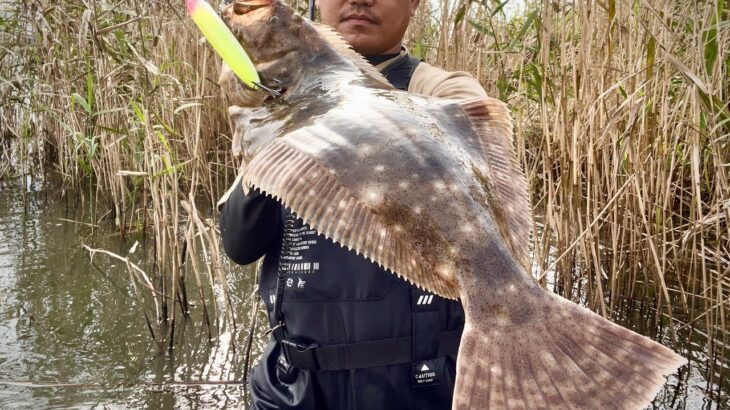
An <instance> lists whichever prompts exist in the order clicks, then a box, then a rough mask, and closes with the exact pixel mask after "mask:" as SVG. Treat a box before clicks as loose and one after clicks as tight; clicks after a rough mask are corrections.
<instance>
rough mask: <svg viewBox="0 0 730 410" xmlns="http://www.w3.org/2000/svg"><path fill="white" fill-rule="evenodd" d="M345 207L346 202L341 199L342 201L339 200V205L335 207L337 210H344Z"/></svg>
mask: <svg viewBox="0 0 730 410" xmlns="http://www.w3.org/2000/svg"><path fill="white" fill-rule="evenodd" d="M345 205H347V201H345V200H344V199H343V200H341V201H340V203H339V204H337V207H338V208H340V209H342V208H344V207H345Z"/></svg>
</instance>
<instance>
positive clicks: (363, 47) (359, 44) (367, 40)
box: [340, 31, 378, 55]
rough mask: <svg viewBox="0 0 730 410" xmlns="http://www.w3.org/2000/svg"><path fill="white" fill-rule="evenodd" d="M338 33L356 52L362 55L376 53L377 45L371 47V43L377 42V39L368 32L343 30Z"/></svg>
mask: <svg viewBox="0 0 730 410" xmlns="http://www.w3.org/2000/svg"><path fill="white" fill-rule="evenodd" d="M340 34H341V35H342V37H343V38H344V39H345V41H347V43H348V44H349V45H350V46H351V47H352V49H353V50H355V51H357V52H358V53H360V54H362V55H372V54H378V50H377V47H373V44H378V41H377V40H378V39H377V37H374V36H373V35H371V34H370V33H363V32H350V31H344V32H340Z"/></svg>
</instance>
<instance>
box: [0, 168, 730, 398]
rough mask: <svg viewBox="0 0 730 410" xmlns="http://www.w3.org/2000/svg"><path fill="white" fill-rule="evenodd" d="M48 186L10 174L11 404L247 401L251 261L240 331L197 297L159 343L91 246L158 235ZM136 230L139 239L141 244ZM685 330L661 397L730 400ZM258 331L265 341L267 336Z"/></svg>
mask: <svg viewBox="0 0 730 410" xmlns="http://www.w3.org/2000/svg"><path fill="white" fill-rule="evenodd" d="M26 182H27V181H26ZM0 184H2V182H1V181H0ZM39 188H40V187H39V186H35V185H33V184H27V183H17V184H15V185H12V186H5V187H2V186H1V185H0V408H2V409H5V408H152V409H169V408H182V409H187V408H223V407H227V408H240V407H245V406H246V388H245V386H243V385H241V384H236V383H235V382H236V381H237V380H241V379H242V376H243V360H244V353H243V350H244V346H245V339H246V335H247V330H248V326H249V323H248V321H249V313H248V312H249V311H250V309H251V299H250V297H249V296H250V294H251V290H252V280H253V275H252V272H251V270H250V269H249V270H245V269H241V268H238V267H233V266H229V267H228V270H229V272H230V273H229V275H228V278H229V284H228V287H229V289H228V290H229V293H230V295H231V297H232V302H233V306H234V312H233V313H234V317H235V322H236V324H237V328H238V331H232V330H231V329H229V328H228V327H227V321H226V320H220V321H219V323H220V331H219V333H218V335H217V336H216V337H215V339H214V340H213V341H212V342H208V341H207V340H206V338H207V330H206V329H205V328H204V325H203V320H202V309H201V307H200V306H199V305H197V306H194V307H192V311H191V317H190V319H188V320H181V321H179V322H178V325H176V337H175V340H176V345H175V349H174V351H173V353H172V354H167V353H159V352H158V349H157V346H156V344H155V343H154V342H153V341H152V339H151V337H150V335H149V333H148V330H147V329H146V325H145V321H144V317H143V316H142V309H143V308H144V309H147V311H148V312H154V307H153V306H151V305H150V306H139V304H138V302H137V300H136V298H135V297H134V290H133V289H132V287H131V285H130V282H129V276H128V273H127V271H126V269H125V268H124V266H121V265H120V264H119V262H118V261H116V260H111V259H108V258H104V257H103V256H96V258H95V259H94V265H95V266H94V265H92V264H90V263H89V256H88V253H87V252H86V251H85V250H84V249H83V248H82V246H81V245H82V244H87V245H89V246H91V247H94V248H99V249H106V250H109V251H112V252H115V253H117V254H119V255H122V256H128V257H129V258H130V259H131V260H132V262H134V263H136V264H138V265H140V266H141V267H143V268H145V269H146V268H147V267H148V266H149V261H150V260H151V256H150V255H152V252H151V246H152V245H151V242H150V243H147V242H146V241H145V240H144V238H143V237H141V236H139V237H133V238H128V239H127V240H126V241H124V240H122V239H121V238H120V237H119V236H118V235H116V231H115V230H114V229H113V228H112V227H111V222H110V221H106V220H104V221H101V222H98V221H90V220H89V218H88V216H87V215H84V214H82V213H80V212H74V211H73V210H74V209H75V208H76V207H80V205H79V204H76V203H75V202H74V201H75V200H74V199H71V198H69V199H67V200H66V199H58V198H55V195H52V194H51V192H47V191H43V190H40V189H39ZM23 191H30V192H28V193H26V194H25V195H24V194H23ZM67 220H71V221H77V222H69V221H67ZM78 222H83V223H78ZM91 222H93V224H95V225H97V226H96V227H95V228H94V229H92V228H91V226H90V225H89V223H91ZM135 241H139V242H140V246H139V247H138V248H137V249H136V251H135V253H133V254H131V255H130V253H129V250H130V248H132V247H133V246H132V245H133V244H134V242H135ZM148 271H149V270H148ZM193 282H194V281H189V282H188V283H189V284H192V283H193ZM189 286H191V285H189ZM189 294H190V295H195V294H197V291H196V289H194V288H193V289H189ZM622 311H623V312H630V314H629V313H626V314H623V315H622V316H620V317H617V318H615V320H617V321H618V322H620V323H621V324H622V325H624V326H626V327H629V328H631V329H633V330H636V331H638V332H640V333H642V334H646V335H649V336H651V337H654V338H656V339H659V340H660V341H662V342H663V343H665V344H668V345H671V343H670V342H669V337H668V336H667V335H666V334H667V332H666V329H659V330H657V329H655V328H654V327H653V315H654V312H653V311H652V310H651V307H649V306H645V305H642V304H641V303H639V302H637V301H630V302H629V301H627V302H626V303H625V309H623V310H622ZM152 316H154V314H153V315H152ZM259 324H260V325H264V324H265V320H259ZM160 330H164V329H160ZM262 330H263V329H261V327H260V326H259V328H258V330H257V333H258V334H260V333H261V332H262ZM679 337H680V340H681V341H683V342H682V343H681V344H682V349H683V352H682V353H684V354H685V355H687V356H688V357H691V362H692V364H691V367H689V368H683V369H681V370H680V372H679V373H677V374H675V375H673V376H671V377H670V378H669V380H668V382H667V384H666V385H665V387H664V389H663V391H662V392H661V394H660V395H659V396H658V397H657V400H655V403H654V406H655V407H656V408H673V409H701V408H705V409H709V408H713V409H714V408H728V406H730V400H729V399H728V392H727V391H725V392H720V394H721V395H722V397H721V399H720V400H718V401H714V402H713V401H710V400H709V399H707V397H706V395H705V392H706V391H707V389H708V388H710V389H712V390H713V391H716V392H717V391H718V390H721V389H719V388H718V385H722V384H723V383H724V385H725V386H727V383H728V382H727V378H728V376H729V375H728V371H727V369H726V368H727V365H728V363H730V360H728V359H727V357H726V358H725V359H724V363H725V371H724V373H725V374H724V379H723V375H722V374H720V373H717V375H716V376H715V379H714V381H713V382H712V383H708V381H707V379H708V376H707V375H708V371H707V369H706V363H707V356H708V354H707V351H708V350H707V346H706V345H705V344H703V343H704V342H703V341H702V339H701V338H697V335H696V334H695V337H693V336H692V334H690V332H689V330H688V329H684V330H682V331H680V332H679ZM254 341H255V346H254V351H255V352H260V351H261V350H262V349H263V345H264V342H265V341H264V340H263V339H262V338H260V337H256V338H254ZM717 348H719V347H717ZM723 352H725V351H723ZM724 354H725V356H727V354H728V353H727V352H725V353H724ZM720 357H722V354H720ZM721 368H722V366H721ZM718 379H719V380H720V381H719V382H718ZM220 382H225V383H227V384H219V383H220Z"/></svg>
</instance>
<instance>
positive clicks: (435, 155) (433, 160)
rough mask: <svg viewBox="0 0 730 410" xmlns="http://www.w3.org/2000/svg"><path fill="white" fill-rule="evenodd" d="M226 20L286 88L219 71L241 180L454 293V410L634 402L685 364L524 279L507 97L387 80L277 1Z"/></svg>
mask: <svg viewBox="0 0 730 410" xmlns="http://www.w3.org/2000/svg"><path fill="white" fill-rule="evenodd" d="M222 15H223V18H224V21H226V24H228V26H229V27H230V28H231V30H232V31H233V33H234V34H235V35H236V38H237V39H238V40H239V41H240V42H241V44H242V45H243V47H244V48H245V49H246V50H247V52H248V53H249V54H250V56H251V58H252V60H253V62H254V64H255V65H256V67H257V70H258V71H259V74H260V76H261V79H262V81H263V82H264V83H265V85H266V87H268V88H276V89H278V91H279V94H280V95H277V96H275V97H274V96H271V95H269V94H267V93H266V92H264V91H254V90H251V89H248V88H246V87H245V86H243V84H242V83H240V82H239V81H238V80H237V79H236V78H235V77H234V76H233V75H232V74H231V73H230V72H229V71H226V70H224V72H223V74H222V76H221V80H220V83H221V86H222V88H223V90H224V91H225V92H226V94H227V95H228V97H229V98H230V101H231V103H232V106H231V108H230V109H229V114H230V117H231V120H232V123H233V124H234V125H235V132H234V151H236V152H237V153H240V154H241V155H242V156H243V163H244V165H243V167H242V170H241V174H240V184H241V185H240V187H241V188H242V189H245V190H251V189H254V190H259V191H261V192H263V193H265V194H266V195H269V196H271V197H273V198H275V199H277V200H278V201H280V202H281V203H282V204H283V205H284V206H286V207H288V208H290V209H291V210H292V211H293V212H294V213H295V214H296V215H297V216H298V217H300V218H302V219H303V220H304V222H306V223H307V224H309V225H310V226H311V227H312V228H314V229H316V230H317V231H318V232H319V233H321V234H323V235H325V236H326V237H327V238H329V239H331V240H332V241H334V242H336V243H338V244H340V245H342V246H345V247H347V248H349V249H352V250H354V251H356V252H358V253H359V254H362V256H363V257H365V258H367V259H369V260H371V261H373V262H375V263H377V264H379V265H381V266H383V267H384V268H386V269H387V270H389V271H390V272H392V273H393V274H394V275H398V276H400V277H403V278H405V279H406V280H408V281H410V282H412V283H414V284H415V285H417V286H419V287H422V288H424V289H427V290H428V291H430V292H433V293H436V294H438V295H440V296H442V297H446V298H450V299H459V300H461V302H462V303H463V306H464V311H465V314H466V324H465V328H464V333H463V336H462V340H461V345H460V348H459V355H458V362H457V378H456V387H455V393H454V401H453V403H454V404H453V407H454V408H456V409H467V408H475V409H484V408H490V409H500V408H511V409H517V408H526V409H538V408H557V409H567V408H584V409H607V408H621V409H623V408H643V407H646V406H647V405H648V404H649V403H650V402H651V400H652V399H653V398H654V396H655V395H656V393H657V391H658V390H659V389H660V388H661V386H662V385H663V384H664V381H665V379H664V377H665V376H666V375H668V374H670V373H672V372H674V371H675V370H676V369H677V368H678V367H679V366H681V365H683V364H684V363H685V362H686V361H685V360H684V359H683V358H682V357H680V356H679V355H677V354H676V353H674V352H673V351H672V350H670V349H669V348H667V347H664V346H662V345H661V344H659V343H656V342H654V341H652V340H650V339H648V338H646V337H643V336H641V335H638V334H636V333H634V332H632V331H629V330H627V329H624V328H622V327H620V326H618V325H615V324H613V323H611V322H610V321H608V320H606V319H604V318H602V317H600V316H598V315H596V314H594V313H592V312H590V311H589V310H587V309H585V308H583V307H580V306H578V305H576V304H574V303H572V302H570V301H568V300H566V299H563V298H561V297H559V296H557V295H555V294H552V293H550V292H548V291H546V290H544V289H542V288H541V287H540V286H539V285H538V284H537V283H536V281H535V280H534V279H533V278H532V276H531V275H530V274H529V270H528V259H529V257H528V252H529V249H528V243H529V234H530V227H531V215H530V204H529V200H528V190H527V183H526V180H525V176H524V174H523V172H522V171H521V169H520V166H519V163H518V162H517V160H516V157H515V154H514V149H513V147H512V119H511V117H510V113H509V109H508V107H507V106H506V105H505V104H504V103H502V102H500V101H498V100H496V99H492V98H484V99H473V100H468V101H444V100H437V99H433V98H427V97H423V96H419V95H414V94H409V93H406V92H402V91H398V90H395V89H393V88H392V87H391V86H390V85H389V84H388V82H387V81H386V80H385V79H384V78H383V77H382V76H381V75H380V73H378V72H377V71H376V70H375V69H374V68H373V67H371V66H369V65H368V64H367V63H366V62H365V61H364V59H363V58H362V57H361V56H359V55H358V54H357V53H355V52H354V51H352V50H351V49H350V48H348V47H347V44H346V43H345V42H344V41H343V40H342V39H341V38H340V37H339V36H338V35H337V34H336V33H335V32H334V31H332V30H331V29H328V28H326V27H323V26H319V25H317V24H314V23H312V22H309V21H307V20H304V19H302V18H301V17H300V16H299V15H297V14H296V13H295V12H294V11H293V10H292V9H291V8H290V7H288V6H287V5H285V4H283V3H281V2H280V1H279V0H251V1H235V2H229V3H227V4H225V5H224V8H223V11H222ZM234 189H238V188H237V187H234Z"/></svg>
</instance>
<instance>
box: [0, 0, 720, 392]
mask: <svg viewBox="0 0 730 410" xmlns="http://www.w3.org/2000/svg"><path fill="white" fill-rule="evenodd" d="M2 4H3V7H4V11H2V14H0V15H1V16H2V20H0V35H1V36H2V37H0V39H1V41H2V46H3V47H2V50H1V51H0V61H2V66H1V68H0V72H1V73H2V79H3V81H2V82H1V83H0V95H2V96H3V98H2V103H1V105H0V121H1V122H0V138H2V140H0V147H4V148H0V158H7V159H6V160H5V161H3V162H2V163H0V164H8V163H10V157H11V156H12V157H13V158H16V159H15V160H13V161H12V162H13V164H15V166H14V167H13V169H15V170H19V171H18V172H21V173H27V172H30V171H29V169H30V167H28V166H27V165H28V164H29V163H31V162H34V161H36V162H42V163H45V164H46V165H52V166H53V169H54V171H55V172H57V173H59V174H60V175H62V177H63V180H64V189H69V188H76V189H80V190H83V191H84V192H88V195H85V196H82V198H83V197H88V198H92V199H93V200H92V201H91V204H89V205H90V206H92V207H93V208H98V213H99V214H101V213H104V212H106V211H108V210H111V211H112V214H111V215H112V216H113V220H114V223H115V224H116V226H117V227H118V229H119V231H120V232H121V233H122V235H125V234H127V233H128V232H130V231H139V230H146V229H149V230H150V232H151V233H152V234H153V235H154V244H155V256H156V257H155V259H154V261H155V265H154V267H153V271H152V272H150V273H151V276H152V281H153V283H154V286H155V288H156V291H157V295H158V296H157V297H158V303H159V305H160V314H159V317H158V319H159V320H160V321H163V322H164V321H170V322H172V323H173V325H172V326H169V328H168V329H170V333H169V335H172V334H173V332H174V320H175V317H176V313H175V312H178V314H185V313H186V312H187V309H188V307H187V301H188V297H190V296H191V295H187V289H186V280H187V278H189V277H191V275H192V277H193V278H194V280H195V281H196V283H199V284H201V285H204V286H201V287H199V288H200V289H201V290H200V292H201V293H200V294H198V295H197V296H196V298H198V299H200V300H201V301H202V302H203V306H204V307H203V308H204V309H205V310H206V312H207V314H206V320H207V321H208V322H209V323H211V326H212V324H215V323H217V321H218V318H217V312H219V311H221V310H222V309H221V308H223V307H224V306H225V305H226V304H227V303H228V302H226V300H225V297H223V298H216V297H214V296H213V292H212V291H210V292H208V293H207V294H206V292H204V291H203V290H202V289H204V288H205V286H208V289H210V286H209V285H212V284H214V283H223V282H224V281H225V272H224V270H223V269H222V268H221V263H220V262H221V258H223V256H222V255H221V254H220V250H219V247H218V238H217V233H216V232H215V219H216V218H215V212H214V211H213V207H214V203H215V201H216V199H217V198H218V197H219V196H220V195H221V194H222V193H223V192H224V190H225V188H226V187H227V186H228V184H230V183H231V182H232V178H233V177H234V176H235V173H236V170H237V169H238V166H239V164H238V162H237V160H236V159H235V158H232V157H231V155H230V154H229V152H230V151H229V147H230V129H229V126H228V123H227V119H226V115H225V108H226V107H227V104H226V102H225V101H224V100H223V98H222V97H221V95H220V92H219V89H218V86H217V85H216V79H217V70H218V62H217V59H216V58H215V57H214V56H213V54H212V52H211V51H210V50H209V48H208V47H207V46H206V45H205V44H204V43H201V42H200V41H199V35H198V33H197V32H196V30H195V29H194V27H193V26H192V24H191V23H190V22H189V21H186V19H185V18H184V15H183V13H184V10H183V7H182V5H179V4H177V3H172V2H158V1H142V2H130V1H122V0H107V1H93V2H92V1H83V2H71V1H57V2H54V3H51V4H49V3H44V2H39V1H31V2H19V1H9V2H8V1H6V2H5V3H2ZM724 4H725V3H724V2H723V1H716V2H714V3H713V2H702V3H698V2H690V3H685V2H671V1H642V2H634V1H626V0H607V1H606V2H592V1H589V2H567V1H549V2H548V1H543V2H526V3H521V2H517V1H507V2H497V1H484V2H471V1H453V0H451V1H449V0H442V1H441V2H423V4H421V7H420V9H419V12H418V14H417V16H416V18H415V19H414V24H413V25H412V27H411V31H410V32H409V37H408V39H409V41H408V43H407V45H408V47H409V49H410V50H411V51H412V52H413V53H415V54H416V55H418V56H421V57H424V58H426V59H427V60H428V61H431V62H433V63H435V64H436V65H440V66H442V67H445V68H446V69H450V70H456V69H460V70H467V71H469V72H471V73H472V74H474V75H475V76H476V77H477V78H478V79H479V80H480V81H481V83H482V84H483V85H484V86H485V88H486V89H487V91H488V92H489V94H490V95H493V96H495V97H498V98H500V99H502V100H505V101H507V102H508V103H509V104H510V106H511V107H512V110H513V116H514V118H515V120H516V147H517V151H518V155H519V156H520V158H521V159H522V161H523V164H524V167H525V170H526V171H527V174H528V177H529V179H530V183H531V186H532V192H533V204H534V209H535V215H536V219H537V220H538V221H539V227H540V229H537V226H538V225H536V229H535V230H534V233H533V238H532V240H533V244H534V259H535V275H536V277H538V278H540V280H541V281H542V283H543V284H544V285H546V286H549V287H551V289H553V290H554V291H556V292H558V293H560V294H562V295H564V296H566V297H569V298H571V299H573V300H576V301H580V302H582V303H585V304H587V305H588V306H589V307H590V308H592V309H594V310H596V311H598V312H600V313H602V314H604V315H606V316H608V317H611V318H613V319H614V320H618V321H622V320H623V318H622V315H624V314H626V312H627V311H630V309H628V308H627V307H633V306H641V307H642V309H643V307H644V306H646V304H647V302H648V303H649V304H650V305H652V306H653V307H654V310H653V312H655V313H654V317H653V321H652V323H651V328H656V327H657V325H660V326H662V327H664V328H667V329H669V335H670V336H671V335H672V334H673V333H674V332H679V333H680V334H681V335H682V337H688V336H689V337H694V336H697V335H700V336H701V338H702V339H703V340H704V343H705V344H706V346H707V348H706V352H707V354H708V357H709V358H708V359H707V360H708V367H709V370H708V372H707V375H706V377H707V379H708V384H712V385H716V386H718V389H721V388H723V386H725V387H724V388H725V389H727V383H728V382H727V380H722V375H723V372H722V366H719V367H717V366H716V365H718V364H721V363H728V361H729V359H728V355H730V353H729V352H728V351H727V350H726V349H725V346H726V345H727V343H728V339H727V338H728V334H727V333H728V332H727V329H728V327H727V324H726V322H725V317H726V315H727V314H728V313H730V301H729V300H730V298H729V297H728V296H730V294H729V293H728V289H729V288H730V257H729V256H728V255H730V234H729V232H730V224H729V223H728V220H730V194H729V192H730V188H729V187H728V185H729V182H730V181H729V180H728V172H730V109H729V108H728V106H727V101H728V100H730V84H729V81H728V76H727V66H728V64H730V61H729V59H730V55H728V49H727V48H728V47H727V45H728V27H729V26H728V25H727V24H726V21H727V17H728V10H727V6H725V5H724ZM299 6H300V8H301V9H302V10H303V9H304V4H303V2H300V4H299ZM723 22H725V23H723ZM9 147H14V148H9ZM11 151H12V152H13V153H12V154H11V153H10V152H11ZM3 175H5V176H6V177H7V176H8V175H11V171H10V167H9V166H7V165H0V178H2V177H3ZM93 208H92V209H93ZM199 209H203V210H204V211H203V212H202V213H201V211H199ZM201 253H202V254H203V255H204V258H205V259H204V261H205V263H198V261H197V260H196V261H193V260H192V258H191V257H190V256H189V255H190V254H201ZM175 303H176V304H177V306H179V307H180V308H179V309H176V308H174V306H175ZM211 303H214V304H215V305H216V306H217V307H216V308H212V307H211V306H210V304H211ZM642 312H643V310H642ZM647 332H648V333H651V331H645V333H647ZM209 336H210V337H214V332H213V330H211V331H210V333H209ZM168 337H169V336H168ZM169 342H170V343H171V340H169ZM170 346H171V345H170ZM716 369H718V370H717V371H716ZM725 374H726V373H725ZM708 394H710V395H713V396H714V397H716V396H717V395H718V394H719V393H718V392H708Z"/></svg>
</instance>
